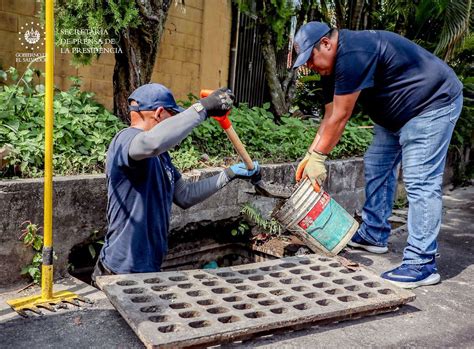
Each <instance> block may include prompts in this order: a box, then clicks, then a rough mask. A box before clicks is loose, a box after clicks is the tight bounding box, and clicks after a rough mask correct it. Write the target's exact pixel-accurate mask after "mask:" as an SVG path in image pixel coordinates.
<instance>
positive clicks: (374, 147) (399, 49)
mask: <svg viewBox="0 0 474 349" xmlns="http://www.w3.org/2000/svg"><path fill="white" fill-rule="evenodd" d="M294 46H295V50H296V52H297V53H298V57H297V59H296V61H295V64H294V68H296V67H299V66H301V65H303V64H306V65H307V66H308V67H309V68H310V69H312V70H313V71H315V72H317V73H319V74H320V75H321V77H322V82H323V91H324V96H325V113H324V118H323V120H322V122H321V125H320V127H319V130H318V132H317V134H316V137H315V139H314V141H313V143H312V144H311V145H310V147H309V149H308V152H307V154H306V156H305V158H304V159H303V160H302V161H301V162H300V164H299V166H298V169H297V173H296V177H297V180H300V179H301V178H303V177H308V178H309V179H310V180H311V182H312V183H313V184H315V183H316V182H319V183H321V182H322V181H324V180H325V178H326V167H325V164H324V162H325V160H326V157H327V154H329V152H330V151H331V150H332V149H333V148H334V146H335V145H336V144H337V143H338V141H339V139H340V137H341V134H342V132H343V131H344V127H345V125H346V123H347V121H348V120H349V118H350V116H351V114H352V110H353V108H354V105H355V103H356V101H359V102H360V103H361V104H362V106H363V108H364V109H365V111H366V112H367V113H368V114H369V116H370V117H371V118H372V120H373V121H374V122H375V123H376V125H375V128H374V131H375V135H374V139H373V141H372V144H371V145H370V147H369V149H368V150H367V152H366V154H365V156H364V166H365V180H366V191H365V194H366V201H365V204H364V208H363V211H362V218H363V223H362V224H361V226H360V228H359V230H358V231H357V233H356V234H355V235H354V237H353V238H352V241H351V242H349V245H350V246H353V247H357V248H362V249H365V250H367V251H369V252H373V253H385V252H387V251H388V249H387V240H388V237H389V234H390V224H389V222H388V218H389V217H390V215H391V212H392V207H393V201H394V195H395V188H396V182H397V168H398V165H399V163H400V162H401V164H402V168H403V180H404V183H405V188H406V191H407V197H408V202H409V209H408V240H407V246H406V248H405V250H404V253H403V262H402V264H401V265H400V266H399V267H397V268H395V269H392V270H389V271H387V272H385V273H383V274H382V277H383V278H385V279H387V280H389V281H391V282H393V283H395V284H397V285H399V286H401V287H405V288H414V287H418V286H422V285H431V284H435V283H438V282H439V280H440V275H439V274H438V272H437V267H436V262H435V255H436V251H437V243H436V238H437V235H438V233H439V230H440V226H441V215H442V188H441V185H442V178H443V172H444V166H445V161H446V153H447V150H448V146H449V142H450V140H451V136H452V133H453V129H454V126H455V124H456V121H457V119H458V118H459V114H460V112H461V108H462V84H461V83H460V81H459V80H458V79H457V77H456V75H455V73H454V72H453V71H452V69H451V68H449V67H448V66H447V65H446V64H445V63H444V62H443V61H441V60H440V59H439V58H437V57H436V56H434V55H433V54H431V53H430V52H428V51H426V50H425V49H423V48H422V47H420V46H418V45H416V44H414V43H413V42H411V41H409V40H407V39H405V38H403V37H401V36H400V35H397V34H394V33H391V32H387V31H378V30H368V31H350V30H336V29H330V28H329V27H328V26H327V25H326V24H324V23H320V22H310V23H307V24H305V25H304V26H302V27H301V28H300V30H299V31H298V33H297V34H296V36H295V44H294Z"/></svg>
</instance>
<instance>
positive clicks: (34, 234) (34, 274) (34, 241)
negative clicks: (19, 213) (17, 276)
mask: <svg viewBox="0 0 474 349" xmlns="http://www.w3.org/2000/svg"><path fill="white" fill-rule="evenodd" d="M20 227H24V228H23V230H22V231H21V235H20V237H19V238H18V239H19V240H21V241H23V244H24V245H25V246H26V247H31V248H32V249H33V251H34V254H33V258H32V260H31V263H30V264H28V265H27V266H25V267H23V268H22V269H21V275H29V276H30V277H31V279H32V280H33V282H34V283H35V284H38V283H39V282H40V281H41V263H42V262H43V257H42V255H41V250H42V248H43V237H42V236H41V235H39V234H38V232H39V231H40V229H41V228H40V227H38V225H36V224H33V223H31V222H30V221H26V222H23V223H22V224H21V226H20Z"/></svg>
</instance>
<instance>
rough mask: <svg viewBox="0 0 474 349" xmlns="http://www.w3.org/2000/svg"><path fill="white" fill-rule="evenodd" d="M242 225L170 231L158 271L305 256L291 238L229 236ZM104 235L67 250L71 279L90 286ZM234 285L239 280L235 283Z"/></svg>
mask: <svg viewBox="0 0 474 349" xmlns="http://www.w3.org/2000/svg"><path fill="white" fill-rule="evenodd" d="M242 224H243V223H242V220H240V219H229V220H226V221H217V222H212V223H208V224H206V225H205V226H199V225H196V224H194V225H190V226H188V227H186V228H183V229H181V230H175V231H172V232H171V233H170V236H169V241H168V245H169V250H168V254H167V256H166V259H165V261H164V262H163V264H162V271H175V270H189V269H202V268H204V269H208V268H210V269H215V268H222V267H229V266H237V265H242V264H249V263H255V262H263V261H268V260H272V259H276V258H280V257H283V256H293V255H295V253H297V252H301V251H303V252H304V253H309V250H308V249H307V248H306V247H305V246H304V244H303V243H302V242H301V241H300V240H299V239H297V238H296V237H293V236H291V235H285V234H280V235H278V236H270V237H268V236H267V237H265V240H262V239H260V238H259V237H253V236H252V234H251V232H250V231H245V232H239V233H238V234H237V235H235V236H234V235H232V232H234V231H238V228H239V227H242ZM104 235H105V232H104V231H102V232H99V231H94V232H93V233H92V234H91V235H90V237H89V238H88V239H86V240H85V241H83V242H81V243H80V244H77V245H76V246H74V247H73V248H72V249H71V251H70V254H69V260H68V262H69V266H68V271H69V273H70V274H71V275H72V276H74V277H76V278H78V279H79V280H81V281H83V282H86V283H88V284H91V275H92V272H93V271H94V267H95V264H96V262H97V258H98V256H99V253H100V250H101V248H102V246H103V242H104V238H103V236H104ZM238 282H240V280H235V283H238ZM181 287H182V288H185V287H186V286H185V285H182V286H181Z"/></svg>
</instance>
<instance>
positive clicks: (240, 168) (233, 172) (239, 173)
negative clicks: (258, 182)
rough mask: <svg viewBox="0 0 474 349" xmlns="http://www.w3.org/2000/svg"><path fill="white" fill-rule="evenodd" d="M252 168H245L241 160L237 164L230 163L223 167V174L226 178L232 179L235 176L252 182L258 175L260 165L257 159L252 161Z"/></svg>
mask: <svg viewBox="0 0 474 349" xmlns="http://www.w3.org/2000/svg"><path fill="white" fill-rule="evenodd" d="M253 167H254V168H253V170H251V171H249V170H247V166H245V164H244V163H243V162H240V163H238V164H235V165H232V166H231V167H228V168H226V169H225V174H226V175H227V178H229V179H230V180H233V179H235V178H240V179H246V180H251V181H252V182H253V181H254V180H255V178H256V177H258V176H259V175H260V165H259V164H258V162H257V161H254V162H253Z"/></svg>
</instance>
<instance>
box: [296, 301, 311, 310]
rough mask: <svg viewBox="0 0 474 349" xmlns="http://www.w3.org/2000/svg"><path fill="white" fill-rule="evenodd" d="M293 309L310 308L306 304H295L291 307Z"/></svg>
mask: <svg viewBox="0 0 474 349" xmlns="http://www.w3.org/2000/svg"><path fill="white" fill-rule="evenodd" d="M293 308H295V309H298V310H306V309H309V308H311V305H309V304H308V303H301V304H296V305H294V306H293Z"/></svg>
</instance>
